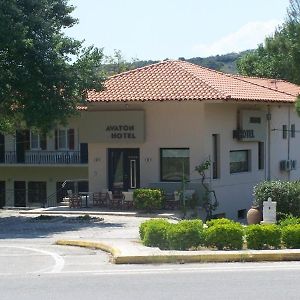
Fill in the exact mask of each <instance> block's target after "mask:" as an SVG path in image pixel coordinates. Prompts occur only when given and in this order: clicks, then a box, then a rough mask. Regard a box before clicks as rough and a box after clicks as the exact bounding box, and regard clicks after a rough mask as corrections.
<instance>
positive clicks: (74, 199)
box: [69, 195, 82, 208]
mask: <svg viewBox="0 0 300 300" xmlns="http://www.w3.org/2000/svg"><path fill="white" fill-rule="evenodd" d="M69 207H70V208H81V207H82V199H81V196H79V195H72V196H71V197H69Z"/></svg>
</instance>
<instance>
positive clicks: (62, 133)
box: [55, 128, 75, 150]
mask: <svg viewBox="0 0 300 300" xmlns="http://www.w3.org/2000/svg"><path fill="white" fill-rule="evenodd" d="M74 148H75V136H74V129H72V128H69V129H56V130H55V149H56V150H57V149H59V150H74Z"/></svg>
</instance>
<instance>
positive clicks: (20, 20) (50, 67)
mask: <svg viewBox="0 0 300 300" xmlns="http://www.w3.org/2000/svg"><path fill="white" fill-rule="evenodd" d="M73 10H74V7H73V6H69V5H68V0H1V2H0V131H1V132H8V131H13V130H15V129H18V128H22V127H27V128H33V129H38V130H41V131H43V132H46V131H49V130H50V129H52V128H53V127H54V126H56V125H57V124H60V123H62V124H64V123H65V122H66V120H67V118H68V117H70V116H72V115H74V114H75V113H76V107H77V105H78V104H79V103H80V102H81V101H82V99H83V98H84V90H85V89H92V88H95V89H101V88H102V83H103V80H104V77H103V75H102V74H101V72H100V71H99V68H100V66H101V59H102V57H103V53H102V49H97V48H94V47H88V48H83V47H82V42H80V41H77V40H75V39H72V38H69V37H67V36H66V35H65V34H64V33H63V32H62V30H63V29H66V28H69V27H72V26H73V25H75V24H76V23H77V20H76V19H74V18H73V17H72V16H71V13H72V11H73Z"/></svg>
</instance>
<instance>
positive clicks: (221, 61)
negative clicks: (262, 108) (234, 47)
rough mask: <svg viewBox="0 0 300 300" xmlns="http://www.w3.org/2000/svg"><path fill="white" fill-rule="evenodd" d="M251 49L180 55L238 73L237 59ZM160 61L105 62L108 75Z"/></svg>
mask: <svg viewBox="0 0 300 300" xmlns="http://www.w3.org/2000/svg"><path fill="white" fill-rule="evenodd" d="M249 51H251V50H247V51H243V52H240V53H228V54H224V55H215V56H209V57H205V58H203V57H192V58H184V57H179V58H178V59H180V60H185V61H188V62H191V63H193V64H196V65H200V66H203V67H207V68H210V69H214V70H217V71H222V72H225V73H231V74H237V68H236V61H237V60H238V59H239V58H240V57H242V56H243V55H245V54H246V53H248V52H249ZM157 62H159V61H156V60H136V61H134V62H126V61H123V60H122V61H121V62H119V63H110V64H105V65H104V66H103V67H104V71H105V72H106V73H107V74H108V75H113V74H117V73H120V72H123V71H127V70H133V69H136V68H141V67H144V66H147V65H150V64H154V63H157Z"/></svg>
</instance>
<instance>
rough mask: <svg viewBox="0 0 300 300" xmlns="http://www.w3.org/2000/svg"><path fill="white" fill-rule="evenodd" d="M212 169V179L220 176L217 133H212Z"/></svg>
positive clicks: (218, 138) (218, 136) (218, 137)
mask: <svg viewBox="0 0 300 300" xmlns="http://www.w3.org/2000/svg"><path fill="white" fill-rule="evenodd" d="M212 143H213V145H212V148H213V149H212V171H213V174H212V175H213V179H216V178H219V177H220V162H219V157H220V153H219V151H220V146H219V144H220V135H219V134H213V135H212Z"/></svg>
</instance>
